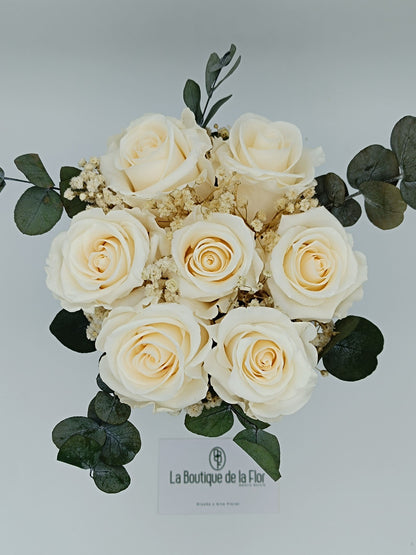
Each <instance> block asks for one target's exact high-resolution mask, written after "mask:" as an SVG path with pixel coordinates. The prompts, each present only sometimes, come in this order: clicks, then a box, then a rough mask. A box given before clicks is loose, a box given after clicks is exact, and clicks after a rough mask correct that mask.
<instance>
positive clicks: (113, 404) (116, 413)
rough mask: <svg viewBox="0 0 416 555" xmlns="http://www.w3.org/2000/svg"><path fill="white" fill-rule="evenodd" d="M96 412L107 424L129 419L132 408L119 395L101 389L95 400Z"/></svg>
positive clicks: (120, 422) (121, 422) (115, 423)
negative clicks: (122, 401) (121, 400)
mask: <svg viewBox="0 0 416 555" xmlns="http://www.w3.org/2000/svg"><path fill="white" fill-rule="evenodd" d="M94 410H95V414H96V415H97V416H98V418H99V419H100V420H102V421H103V422H106V423H107V424H113V425H118V424H123V423H124V422H126V421H127V420H128V419H129V416H130V414H131V408H130V407H129V405H126V404H125V403H121V402H120V399H119V398H118V397H117V396H113V395H110V394H109V393H104V391H99V392H98V393H97V395H96V396H95V400H94Z"/></svg>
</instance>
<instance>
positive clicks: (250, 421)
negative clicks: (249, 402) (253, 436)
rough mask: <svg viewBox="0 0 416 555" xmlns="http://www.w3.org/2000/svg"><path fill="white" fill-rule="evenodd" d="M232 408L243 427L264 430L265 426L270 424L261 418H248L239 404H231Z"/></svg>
mask: <svg viewBox="0 0 416 555" xmlns="http://www.w3.org/2000/svg"><path fill="white" fill-rule="evenodd" d="M232 410H233V412H234V414H235V415H236V416H237V418H238V420H239V421H240V422H241V424H242V425H243V426H244V427H245V428H253V427H254V428H259V429H261V430H264V429H265V428H268V427H269V426H270V424H268V423H267V422H262V421H261V420H256V419H255V418H250V417H249V416H247V415H246V413H245V412H244V411H243V409H242V408H241V407H240V406H239V405H233V406H232Z"/></svg>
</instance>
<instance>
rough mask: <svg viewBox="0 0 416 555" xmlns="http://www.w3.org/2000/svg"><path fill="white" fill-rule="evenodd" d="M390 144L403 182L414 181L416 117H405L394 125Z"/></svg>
mask: <svg viewBox="0 0 416 555" xmlns="http://www.w3.org/2000/svg"><path fill="white" fill-rule="evenodd" d="M390 144H391V148H392V150H393V152H395V153H396V155H397V158H398V159H399V163H400V166H401V167H402V168H403V174H404V179H405V181H416V117H414V116H405V117H404V118H402V119H401V120H400V121H398V122H397V123H396V125H395V126H394V127H393V131H392V132H391V137H390Z"/></svg>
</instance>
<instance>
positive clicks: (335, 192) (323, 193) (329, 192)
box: [315, 173, 348, 207]
mask: <svg viewBox="0 0 416 555" xmlns="http://www.w3.org/2000/svg"><path fill="white" fill-rule="evenodd" d="M316 183H317V184H316V187H315V193H316V196H317V197H318V200H319V203H320V204H322V206H326V207H330V206H332V205H333V206H340V205H341V204H342V203H343V202H344V200H345V196H346V195H347V193H348V191H347V187H346V185H345V183H344V181H343V180H342V179H341V178H340V177H339V176H338V175H337V174H336V173H327V174H325V175H320V176H319V177H317V178H316Z"/></svg>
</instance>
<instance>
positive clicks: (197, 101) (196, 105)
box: [183, 79, 202, 125]
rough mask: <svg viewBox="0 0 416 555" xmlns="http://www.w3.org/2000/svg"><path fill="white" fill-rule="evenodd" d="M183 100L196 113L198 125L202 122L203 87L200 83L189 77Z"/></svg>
mask: <svg viewBox="0 0 416 555" xmlns="http://www.w3.org/2000/svg"><path fill="white" fill-rule="evenodd" d="M183 100H184V102H185V104H186V105H187V106H188V108H189V109H190V110H191V111H192V112H193V113H194V115H195V120H196V123H197V124H198V125H201V123H202V112H201V89H200V88H199V85H198V83H196V82H195V81H193V80H192V79H188V80H187V82H186V83H185V87H184V89H183Z"/></svg>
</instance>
